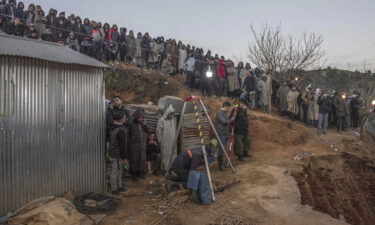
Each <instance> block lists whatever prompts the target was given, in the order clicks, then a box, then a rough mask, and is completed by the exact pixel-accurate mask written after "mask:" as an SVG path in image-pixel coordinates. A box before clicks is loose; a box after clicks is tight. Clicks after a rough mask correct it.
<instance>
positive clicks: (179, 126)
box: [165, 102, 187, 173]
mask: <svg viewBox="0 0 375 225" xmlns="http://www.w3.org/2000/svg"><path fill="white" fill-rule="evenodd" d="M186 105H187V103H186V102H184V106H183V107H182V112H181V116H180V122H179V123H178V127H177V133H176V137H175V138H174V140H173V145H172V146H173V148H172V150H174V149H175V148H176V145H177V140H178V136H180V131H181V127H182V124H183V123H184V115H185V110H186ZM172 160H173V153H172V154H171V157H170V158H169V161H170V162H172ZM172 164H173V162H172V163H171V164H170V165H171V167H172ZM170 169H171V168H168V171H169V170H170ZM168 171H165V172H166V173H168Z"/></svg>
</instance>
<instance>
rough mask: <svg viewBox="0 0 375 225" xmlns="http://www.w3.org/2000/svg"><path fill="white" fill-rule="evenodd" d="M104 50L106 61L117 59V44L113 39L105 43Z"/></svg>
mask: <svg viewBox="0 0 375 225" xmlns="http://www.w3.org/2000/svg"><path fill="white" fill-rule="evenodd" d="M105 46H106V47H105V52H106V56H107V57H106V58H107V61H108V62H109V61H113V60H117V53H118V46H117V43H116V42H114V41H109V43H108V44H106V45H105Z"/></svg>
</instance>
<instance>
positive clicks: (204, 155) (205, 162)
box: [202, 145, 215, 201]
mask: <svg viewBox="0 0 375 225" xmlns="http://www.w3.org/2000/svg"><path fill="white" fill-rule="evenodd" d="M202 151H203V157H204V164H205V166H206V173H207V176H208V181H209V182H210V187H211V194H212V201H215V192H214V187H213V185H212V180H211V173H210V165H209V164H208V161H207V155H206V147H205V146H204V145H202Z"/></svg>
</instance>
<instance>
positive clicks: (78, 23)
mask: <svg viewBox="0 0 375 225" xmlns="http://www.w3.org/2000/svg"><path fill="white" fill-rule="evenodd" d="M72 30H73V32H74V33H75V35H76V37H77V40H78V43H79V44H81V42H82V40H83V38H84V35H83V34H84V33H85V27H84V26H83V24H82V20H81V17H79V16H77V17H76V18H75V22H74V24H73V27H72Z"/></svg>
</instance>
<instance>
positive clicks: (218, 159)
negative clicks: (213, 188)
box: [217, 155, 225, 171]
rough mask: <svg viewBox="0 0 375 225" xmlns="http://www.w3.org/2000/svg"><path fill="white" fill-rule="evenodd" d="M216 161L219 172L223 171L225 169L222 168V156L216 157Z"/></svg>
mask: <svg viewBox="0 0 375 225" xmlns="http://www.w3.org/2000/svg"><path fill="white" fill-rule="evenodd" d="M217 161H218V165H219V170H220V171H224V170H225V168H224V160H223V156H222V155H219V156H218V157H217Z"/></svg>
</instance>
